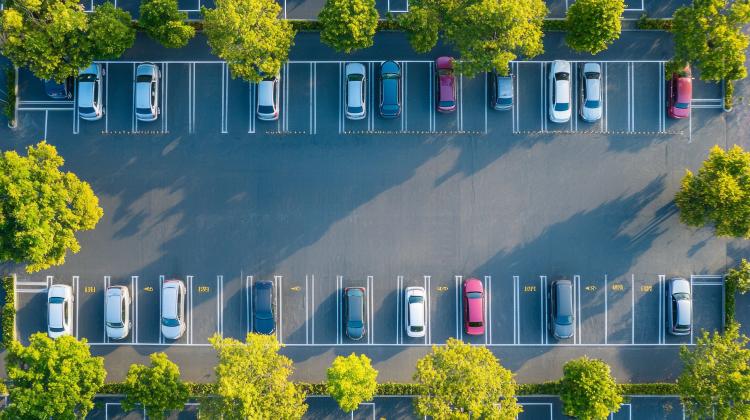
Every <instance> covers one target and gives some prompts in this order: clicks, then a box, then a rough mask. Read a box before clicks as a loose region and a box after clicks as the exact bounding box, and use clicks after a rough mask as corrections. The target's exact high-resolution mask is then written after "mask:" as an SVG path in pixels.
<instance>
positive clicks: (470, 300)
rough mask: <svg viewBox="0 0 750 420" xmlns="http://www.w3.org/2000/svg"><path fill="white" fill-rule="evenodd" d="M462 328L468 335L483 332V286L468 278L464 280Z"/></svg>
mask: <svg viewBox="0 0 750 420" xmlns="http://www.w3.org/2000/svg"><path fill="white" fill-rule="evenodd" d="M463 289H464V293H463V295H464V329H465V331H466V334H469V335H482V334H484V286H482V282H481V281H479V280H477V279H475V278H470V279H466V280H464V284H463Z"/></svg>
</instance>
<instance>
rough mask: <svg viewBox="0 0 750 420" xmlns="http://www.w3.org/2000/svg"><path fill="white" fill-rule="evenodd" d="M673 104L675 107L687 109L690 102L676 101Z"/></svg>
mask: <svg viewBox="0 0 750 420" xmlns="http://www.w3.org/2000/svg"><path fill="white" fill-rule="evenodd" d="M674 106H675V107H676V108H680V109H688V108H690V104H688V103H687V102H677V103H676V104H675V105H674Z"/></svg>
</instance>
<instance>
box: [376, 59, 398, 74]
mask: <svg viewBox="0 0 750 420" xmlns="http://www.w3.org/2000/svg"><path fill="white" fill-rule="evenodd" d="M380 73H381V74H383V73H395V74H398V75H400V74H401V67H399V65H398V63H396V62H395V61H386V62H384V63H383V64H381V65H380Z"/></svg>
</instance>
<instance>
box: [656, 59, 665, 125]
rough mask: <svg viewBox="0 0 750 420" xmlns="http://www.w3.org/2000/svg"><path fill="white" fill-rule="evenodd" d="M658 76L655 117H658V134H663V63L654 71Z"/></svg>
mask: <svg viewBox="0 0 750 420" xmlns="http://www.w3.org/2000/svg"><path fill="white" fill-rule="evenodd" d="M656 71H657V72H659V74H658V77H659V78H658V79H657V80H658V81H659V102H658V103H657V104H656V112H657V115H659V132H660V133H663V132H664V108H665V106H664V105H665V102H664V96H665V85H664V63H659V65H658V68H657V69H656Z"/></svg>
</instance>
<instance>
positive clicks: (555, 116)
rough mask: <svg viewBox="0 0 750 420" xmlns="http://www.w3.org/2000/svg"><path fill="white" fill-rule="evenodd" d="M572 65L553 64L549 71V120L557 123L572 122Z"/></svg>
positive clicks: (567, 63)
mask: <svg viewBox="0 0 750 420" xmlns="http://www.w3.org/2000/svg"><path fill="white" fill-rule="evenodd" d="M570 96H571V94H570V63H569V62H567V61H564V60H555V61H553V62H552V65H551V66H550V71H549V119H550V120H551V121H552V122H556V123H565V122H568V121H570Z"/></svg>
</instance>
